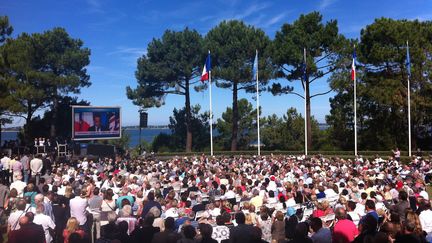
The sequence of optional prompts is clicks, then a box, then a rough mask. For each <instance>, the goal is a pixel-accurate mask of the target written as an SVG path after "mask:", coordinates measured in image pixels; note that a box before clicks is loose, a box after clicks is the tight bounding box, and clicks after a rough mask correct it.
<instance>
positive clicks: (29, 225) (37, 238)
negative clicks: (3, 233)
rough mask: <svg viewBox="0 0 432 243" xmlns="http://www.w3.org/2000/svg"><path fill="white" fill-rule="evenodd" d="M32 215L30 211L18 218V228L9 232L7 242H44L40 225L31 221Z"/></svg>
mask: <svg viewBox="0 0 432 243" xmlns="http://www.w3.org/2000/svg"><path fill="white" fill-rule="evenodd" d="M33 219H34V215H33V213H31V212H28V213H26V214H25V216H23V217H21V218H20V219H19V225H20V229H19V230H16V231H13V232H11V234H10V235H9V236H10V238H9V243H21V242H32V243H45V235H44V231H43V228H42V226H40V225H37V224H35V223H34V222H33Z"/></svg>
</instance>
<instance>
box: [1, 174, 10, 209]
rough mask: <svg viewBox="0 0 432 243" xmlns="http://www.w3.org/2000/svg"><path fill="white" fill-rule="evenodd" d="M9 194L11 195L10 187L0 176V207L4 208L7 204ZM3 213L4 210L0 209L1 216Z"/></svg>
mask: <svg viewBox="0 0 432 243" xmlns="http://www.w3.org/2000/svg"><path fill="white" fill-rule="evenodd" d="M8 196H9V188H8V187H7V186H6V185H5V182H4V179H3V178H0V208H3V206H4V205H5V204H6V202H7V200H8ZM3 209H4V208H3ZM3 209H1V210H3ZM2 213H3V212H2V211H0V216H1V215H2Z"/></svg>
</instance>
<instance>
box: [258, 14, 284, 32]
mask: <svg viewBox="0 0 432 243" xmlns="http://www.w3.org/2000/svg"><path fill="white" fill-rule="evenodd" d="M285 16H286V13H281V14H278V15H276V16H273V17H272V18H270V19H269V20H268V21H266V22H265V23H263V25H262V27H264V28H268V27H270V26H272V25H274V24H277V23H278V22H279V21H281V20H282V19H284V18H285Z"/></svg>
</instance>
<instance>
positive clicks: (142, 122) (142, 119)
mask: <svg viewBox="0 0 432 243" xmlns="http://www.w3.org/2000/svg"><path fill="white" fill-rule="evenodd" d="M147 122H148V113H147V112H141V113H140V127H143V128H145V127H147Z"/></svg>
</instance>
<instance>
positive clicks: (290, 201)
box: [286, 198, 297, 207]
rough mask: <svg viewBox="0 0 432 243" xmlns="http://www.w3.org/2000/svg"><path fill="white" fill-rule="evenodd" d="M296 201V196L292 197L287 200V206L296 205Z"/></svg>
mask: <svg viewBox="0 0 432 243" xmlns="http://www.w3.org/2000/svg"><path fill="white" fill-rule="evenodd" d="M296 204H297V203H296V201H295V200H294V198H290V199H288V200H287V201H286V206H287V207H294V206H295V205H296Z"/></svg>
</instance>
